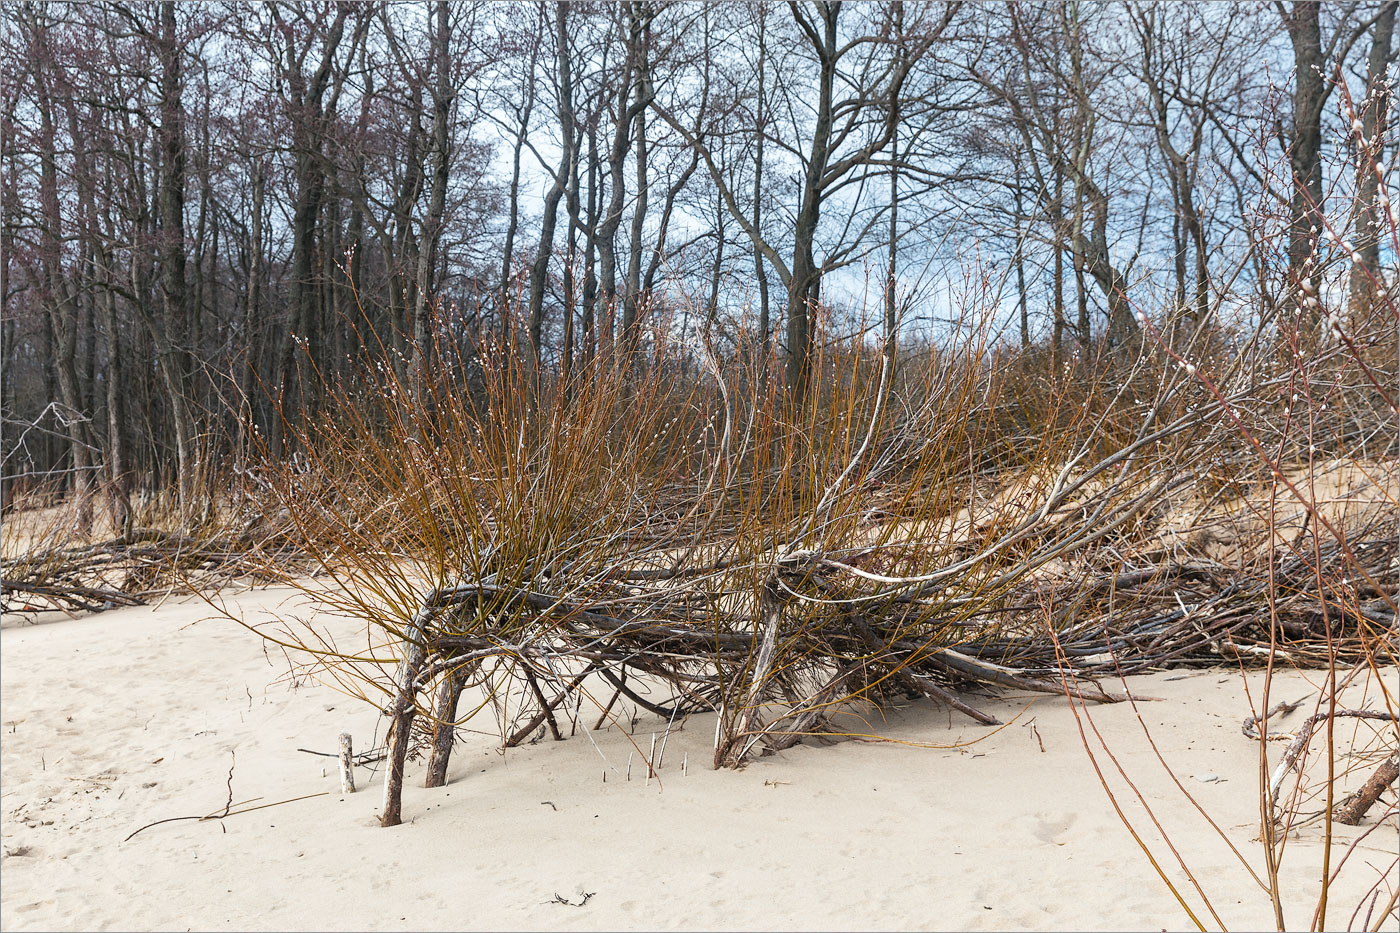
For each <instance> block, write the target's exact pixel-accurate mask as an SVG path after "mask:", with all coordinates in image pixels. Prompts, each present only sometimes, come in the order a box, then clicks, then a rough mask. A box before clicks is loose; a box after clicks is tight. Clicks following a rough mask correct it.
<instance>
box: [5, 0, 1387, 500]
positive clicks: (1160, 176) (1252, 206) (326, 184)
mask: <svg viewBox="0 0 1400 933" xmlns="http://www.w3.org/2000/svg"><path fill="white" fill-rule="evenodd" d="M1394 18H1395V7H1394V4H1391V3H1347V4H1342V3H1336V4H1332V3H1296V4H1277V3H1275V4H1268V3H1260V4H1243V5H1235V6H1232V7H1231V8H1229V9H1219V8H1213V7H1211V6H1210V5H1207V4H1190V3H1140V4H1124V3H1026V4H1016V3H1012V4H994V5H973V6H959V5H958V4H909V5H905V4H898V3H893V4H874V5H848V6H845V7H843V6H842V5H841V4H812V5H807V4H797V5H794V6H788V5H783V4H771V3H757V4H754V3H728V4H719V5H702V4H688V3H674V4H659V3H623V4H584V3H576V4H559V5H530V4H523V3H509V4H478V3H451V4H439V5H415V4H373V3H370V4H339V5H337V4H319V3H297V4H278V3H268V4H228V5H217V4H215V5H202V4H200V5H196V4H178V3H177V4H164V5H160V4H120V3H95V4H73V5H67V4H62V5H61V4H38V3H34V4H22V3H21V4H7V5H6V7H5V12H4V51H5V56H4V57H5V61H6V64H5V78H4V86H5V90H4V121H5V122H4V160H3V163H4V164H3V169H4V182H3V184H4V213H5V225H4V234H3V235H4V243H3V252H4V265H3V275H4V282H3V286H2V288H3V294H4V301H5V316H4V366H5V380H4V419H5V421H4V425H5V431H4V435H5V437H4V477H5V490H6V497H7V501H8V497H9V496H10V495H12V494H13V492H14V491H15V490H16V489H21V488H23V489H34V488H44V489H48V490H51V491H55V492H57V491H59V490H63V491H67V492H71V493H74V494H77V495H84V494H86V493H87V491H88V490H89V489H90V488H92V487H94V486H95V485H97V484H102V485H104V486H105V487H106V489H107V491H108V493H109V494H115V495H124V494H126V493H127V491H128V490H148V491H149V490H153V489H162V488H168V487H172V486H178V488H180V489H181V490H182V492H183V494H184V495H185V496H187V497H188V496H195V495H202V494H205V493H207V491H208V490H207V489H205V490H202V491H201V490H200V487H201V484H205V485H207V484H209V483H213V482H216V480H215V477H218V476H219V475H220V473H221V472H222V471H223V470H224V469H225V467H226V466H227V465H228V464H231V463H235V464H236V463H242V462H245V461H246V460H247V458H248V457H249V455H250V452H251V451H253V450H254V449H255V448H256V449H257V450H259V451H260V452H265V453H267V454H269V455H271V456H272V457H274V458H280V457H282V456H284V455H286V454H288V453H290V448H291V447H293V446H294V445H293V444H292V443H290V441H289V432H290V434H292V435H294V434H295V433H296V431H297V429H298V428H299V426H301V425H303V424H306V423H307V422H309V421H312V420H314V419H315V418H316V417H317V413H318V412H319V411H320V410H321V407H322V406H323V405H324V404H325V385H326V383H327V382H328V381H329V382H335V383H344V382H347V381H348V382H353V381H354V380H356V379H359V378H360V377H361V375H362V374H363V373H365V372H368V371H372V370H373V369H374V368H375V367H377V366H391V367H394V368H395V369H396V371H397V372H398V375H399V376H400V378H403V379H405V380H410V381H416V382H421V381H422V380H424V379H429V378H432V373H433V372H434V371H436V370H438V369H440V368H442V367H444V366H465V365H469V364H470V363H471V361H473V360H476V359H478V358H480V357H481V356H482V355H483V353H484V352H485V349H484V348H486V347H488V346H499V345H501V344H505V345H508V346H510V347H512V348H514V349H515V350H516V351H517V352H520V353H525V354H528V356H529V357H530V358H531V359H533V360H535V361H538V363H539V365H540V367H541V370H542V371H547V372H549V373H551V374H557V375H561V376H563V377H564V378H567V376H568V374H569V373H570V372H571V370H574V369H576V368H578V367H586V366H587V365H589V363H590V361H592V360H595V359H600V358H602V359H611V358H617V357H627V358H629V359H630V360H631V361H632V363H633V365H635V366H637V367H645V366H647V365H649V364H650V362H651V361H654V360H655V359H656V346H657V342H656V341H657V336H658V333H660V332H663V331H664V332H665V333H666V334H667V335H669V336H672V337H686V338H690V337H696V336H699V335H703V340H705V341H708V342H710V344H711V345H712V346H713V348H714V352H715V353H716V354H717V355H719V356H721V357H736V356H741V355H750V356H764V357H772V358H773V359H774V360H775V362H776V363H777V364H778V365H780V366H781V367H782V369H783V375H784V378H785V380H786V381H787V383H789V384H790V385H791V386H793V387H795V388H796V389H797V390H798V391H802V390H803V385H804V381H805V374H806V372H807V369H808V366H809V360H810V358H811V355H812V353H813V345H814V339H816V338H815V337H814V335H815V334H816V333H817V331H818V327H819V325H818V324H817V323H816V322H815V321H814V318H815V317H816V316H818V315H825V316H826V319H827V321H828V322H829V324H827V325H823V326H825V327H826V329H825V330H824V331H823V333H827V334H829V335H842V336H845V335H850V334H852V333H854V332H856V331H857V330H858V329H859V328H862V327H865V328H876V327H881V326H882V327H883V329H884V332H885V336H886V339H887V340H888V341H890V343H891V344H893V343H894V342H895V341H896V340H897V339H900V338H903V339H904V341H905V343H906V344H909V345H911V346H913V345H916V344H917V345H924V346H926V345H928V344H930V343H937V342H938V341H940V340H943V339H945V338H946V337H947V335H948V334H949V332H950V328H949V326H948V324H949V321H950V320H953V319H957V318H959V317H961V316H963V315H962V314H961V313H960V312H962V311H965V310H966V309H965V307H959V301H960V300H962V299H960V298H959V295H965V294H966V293H967V292H968V291H971V290H979V289H980V290H990V292H991V295H990V296H989V298H988V300H987V304H988V306H989V307H991V308H992V310H994V312H995V313H996V314H997V315H998V323H999V325H1001V326H1002V328H1003V329H1000V330H998V331H997V332H996V334H995V335H994V337H993V342H994V343H997V344H1000V345H1009V346H1019V347H1021V348H1024V349H1026V350H1027V351H1028V352H1039V353H1045V354H1047V356H1055V357H1058V358H1059V359H1072V360H1079V359H1088V358H1097V354H1100V353H1101V352H1102V351H1103V349H1104V348H1109V349H1112V348H1115V347H1117V348H1130V349H1131V350H1132V352H1135V351H1136V348H1137V347H1138V345H1139V344H1140V343H1141V335H1140V333H1139V330H1140V328H1139V324H1138V322H1137V315H1139V314H1146V315H1147V316H1148V317H1149V318H1150V319H1151V320H1153V321H1158V322H1161V326H1162V327H1163V328H1165V330H1166V332H1168V333H1169V334H1171V335H1172V337H1173V339H1177V337H1179V335H1180V334H1181V333H1182V330H1181V326H1180V324H1181V322H1183V321H1184V322H1188V326H1189V327H1190V328H1195V327H1196V326H1197V325H1198V324H1200V323H1201V322H1205V321H1211V320H1213V319H1215V318H1217V317H1219V316H1222V315H1224V316H1226V317H1227V318H1228V321H1229V323H1231V324H1234V323H1238V322H1239V321H1240V320H1249V321H1250V322H1251V323H1252V322H1253V321H1257V320H1258V319H1259V318H1261V317H1267V316H1269V315H1271V314H1274V313H1276V312H1277V311H1278V310H1279V309H1287V308H1289V307H1291V306H1293V305H1295V304H1297V303H1298V298H1299V293H1298V289H1299V288H1300V287H1302V288H1306V287H1307V286H1308V285H1312V286H1320V285H1321V277H1322V276H1323V275H1324V273H1325V268H1324V263H1323V262H1321V261H1314V262H1313V263H1312V264H1311V265H1310V264H1309V257H1316V256H1317V250H1318V248H1319V247H1322V248H1324V249H1326V248H1329V247H1331V246H1332V245H1333V241H1334V240H1336V239H1337V238H1340V239H1341V240H1342V241H1344V242H1345V243H1346V247H1347V248H1346V252H1347V253H1348V254H1350V255H1347V256H1344V257H1342V258H1341V259H1340V260H1338V261H1340V262H1342V263H1344V264H1345V265H1346V266H1347V267H1348V270H1349V271H1348V276H1347V281H1346V282H1345V283H1341V284H1339V285H1338V287H1339V288H1341V289H1343V290H1344V291H1345V292H1346V295H1345V297H1344V298H1343V296H1341V295H1334V296H1332V297H1333V298H1335V299H1336V300H1339V301H1342V303H1343V304H1344V305H1345V306H1346V307H1348V308H1355V307H1364V306H1366V305H1367V304H1368V303H1369V302H1370V301H1371V300H1372V296H1373V295H1374V294H1375V291H1376V289H1377V287H1378V286H1380V285H1382V284H1383V280H1384V275H1383V273H1382V256H1383V254H1385V255H1388V256H1389V257H1390V258H1391V259H1392V260H1393V257H1394V253H1393V251H1392V252H1388V253H1387V252H1386V251H1385V249H1384V246H1383V243H1382V240H1383V239H1384V237H1383V236H1382V233H1383V230H1382V227H1383V226H1384V224H1383V223H1382V221H1383V220H1384V218H1383V215H1384V213H1385V207H1384V206H1383V205H1384V203H1386V202H1385V199H1384V197H1383V189H1384V187H1385V185H1384V184H1383V182H1382V180H1381V174H1382V173H1383V172H1384V169H1385V167H1386V166H1387V165H1389V164H1393V160H1394V153H1395V146H1394V145H1393V144H1392V143H1393V134H1394V129H1393V126H1392V124H1391V121H1390V113H1391V110H1390V108H1392V107H1393V103H1391V100H1392V98H1391V97H1390V96H1389V95H1390V91H1391V89H1390V84H1388V83H1387V81H1388V76H1389V79H1393V70H1394V62H1395V54H1394V50H1393V47H1394V45H1395V43H1394V38H1393V37H1394ZM1353 120H1355V121H1356V122H1357V124H1358V125H1357V128H1356V131H1355V132H1352V130H1351V124H1352V122H1353ZM1358 155H1364V156H1365V157H1366V158H1367V159H1369V160H1372V162H1373V163H1374V164H1375V165H1376V167H1377V168H1378V169H1379V170H1380V171H1374V172H1373V171H1365V170H1359V169H1358V163H1357V156H1358ZM1387 159H1389V160H1390V161H1389V162H1388V161H1387ZM1351 204H1354V209H1350V208H1349V207H1348V205H1351ZM1339 205H1340V210H1341V213H1340V214H1338V213H1337V212H1338V210H1339ZM1329 210H1330V211H1331V212H1332V214H1334V215H1336V216H1335V218H1334V219H1330V220H1327V221H1324V219H1323V214H1324V213H1326V212H1327V211H1329ZM1266 228H1267V229H1266ZM1315 317H1318V318H1319V319H1320V317H1321V316H1320V315H1316V316H1315ZM866 332H867V333H869V330H867V331H866ZM690 342H691V341H690V340H689V339H686V340H684V341H682V343H683V344H685V345H688V344H689V343H690ZM1055 365H1059V364H1058V362H1057V363H1056V364H1055Z"/></svg>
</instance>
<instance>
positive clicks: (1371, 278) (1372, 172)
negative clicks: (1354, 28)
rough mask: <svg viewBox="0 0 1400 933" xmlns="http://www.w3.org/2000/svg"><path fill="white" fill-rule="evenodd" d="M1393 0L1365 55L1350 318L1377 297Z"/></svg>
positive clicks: (1383, 219) (1378, 22)
mask: <svg viewBox="0 0 1400 933" xmlns="http://www.w3.org/2000/svg"><path fill="white" fill-rule="evenodd" d="M1397 5H1400V4H1397V3H1396V2H1394V0H1391V2H1389V3H1386V4H1385V5H1384V6H1383V7H1382V8H1381V11H1380V13H1379V15H1378V16H1377V17H1376V23H1375V26H1374V27H1372V28H1373V29H1374V30H1375V31H1374V32H1373V33H1372V34H1371V54H1370V55H1369V56H1367V59H1366V99H1365V100H1364V101H1362V103H1361V108H1360V109H1361V114H1360V118H1361V135H1362V136H1363V137H1364V142H1363V141H1362V140H1357V146H1358V150H1359V152H1358V158H1357V172H1356V174H1357V178H1356V232H1355V234H1354V244H1355V246H1356V252H1357V254H1358V255H1359V256H1360V260H1359V261H1354V262H1353V265H1352V267H1351V287H1350V305H1351V312H1352V314H1353V315H1354V316H1356V315H1361V314H1364V313H1365V312H1366V311H1367V310H1369V309H1370V307H1371V305H1372V303H1373V302H1374V301H1375V299H1376V289H1377V286H1378V285H1379V284H1380V282H1381V265H1380V257H1381V231H1382V230H1384V229H1385V223H1386V217H1385V211H1383V210H1382V209H1381V206H1380V204H1379V203H1377V202H1378V197H1377V196H1378V195H1379V193H1380V172H1381V171H1382V170H1383V169H1384V167H1385V140H1386V134H1387V132H1388V130H1389V127H1388V125H1387V123H1388V118H1389V116H1390V95H1391V94H1392V91H1391V89H1390V86H1389V85H1388V84H1387V83H1386V72H1387V68H1388V65H1389V63H1390V48H1391V43H1392V41H1393V37H1394V33H1395V10H1396V7H1397Z"/></svg>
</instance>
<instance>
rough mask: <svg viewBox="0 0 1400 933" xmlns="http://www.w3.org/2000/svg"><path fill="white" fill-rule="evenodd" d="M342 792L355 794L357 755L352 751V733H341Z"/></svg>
mask: <svg viewBox="0 0 1400 933" xmlns="http://www.w3.org/2000/svg"><path fill="white" fill-rule="evenodd" d="M340 792H341V793H342V794H353V793H354V792H355V755H354V752H353V751H351V744H350V733H348V732H342V733H340Z"/></svg>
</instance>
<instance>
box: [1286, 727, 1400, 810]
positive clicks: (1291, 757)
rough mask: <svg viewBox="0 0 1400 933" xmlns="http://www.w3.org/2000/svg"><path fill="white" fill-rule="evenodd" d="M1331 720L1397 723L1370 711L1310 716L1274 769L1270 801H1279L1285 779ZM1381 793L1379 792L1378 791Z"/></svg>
mask: <svg viewBox="0 0 1400 933" xmlns="http://www.w3.org/2000/svg"><path fill="white" fill-rule="evenodd" d="M1330 719H1373V720H1380V721H1383V722H1395V721H1396V719H1395V716H1393V715H1392V714H1390V713H1381V712H1377V711H1376V710H1369V709H1338V710H1332V711H1331V712H1324V713H1318V714H1316V715H1314V716H1309V717H1308V718H1307V719H1305V720H1304V721H1303V726H1302V728H1301V729H1299V730H1298V734H1297V735H1296V736H1295V737H1294V738H1293V741H1292V742H1290V743H1288V748H1286V749H1284V752H1283V757H1282V758H1280V759H1279V763H1278V765H1277V766H1276V767H1275V768H1274V773H1273V775H1272V776H1271V777H1270V778H1269V799H1270V800H1271V801H1277V800H1278V794H1279V790H1281V789H1282V787H1283V781H1284V778H1286V777H1288V773H1289V772H1290V771H1292V770H1293V769H1294V768H1295V767H1297V765H1298V760H1299V758H1301V757H1302V754H1303V752H1304V751H1305V750H1306V749H1307V747H1308V742H1309V741H1310V740H1311V739H1312V735H1313V731H1314V730H1315V729H1316V728H1317V727H1318V725H1319V724H1320V723H1324V722H1327V721H1328V720H1330ZM1377 793H1379V791H1377Z"/></svg>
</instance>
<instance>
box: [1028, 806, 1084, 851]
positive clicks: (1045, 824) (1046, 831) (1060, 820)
mask: <svg viewBox="0 0 1400 933" xmlns="http://www.w3.org/2000/svg"><path fill="white" fill-rule="evenodd" d="M1033 819H1034V820H1035V823H1034V827H1033V829H1032V830H1031V834H1032V835H1034V836H1035V838H1037V839H1039V840H1040V841H1041V842H1044V843H1048V844H1050V845H1064V840H1062V839H1060V838H1059V837H1060V836H1062V835H1063V834H1065V833H1066V832H1068V831H1069V828H1070V827H1071V826H1073V825H1074V823H1075V820H1077V819H1079V815H1078V814H1077V813H1067V812H1051V813H1037V814H1036V815H1035V816H1034V817H1033Z"/></svg>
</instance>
